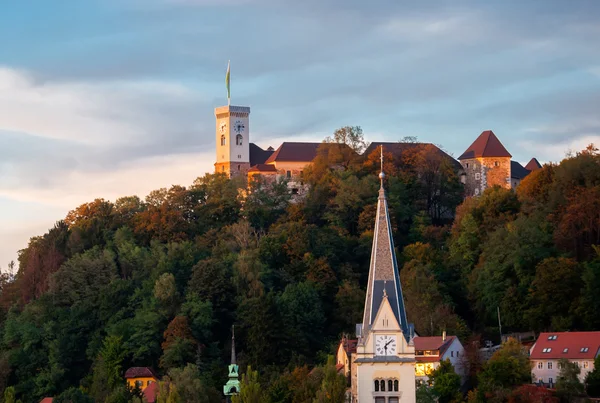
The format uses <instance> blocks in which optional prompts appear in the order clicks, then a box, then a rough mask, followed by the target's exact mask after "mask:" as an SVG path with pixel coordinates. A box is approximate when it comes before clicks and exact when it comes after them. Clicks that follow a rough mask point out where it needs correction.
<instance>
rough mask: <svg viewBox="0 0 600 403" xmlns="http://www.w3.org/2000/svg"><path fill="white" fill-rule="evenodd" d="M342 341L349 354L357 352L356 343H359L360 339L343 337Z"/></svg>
mask: <svg viewBox="0 0 600 403" xmlns="http://www.w3.org/2000/svg"><path fill="white" fill-rule="evenodd" d="M342 343H343V346H344V351H345V352H346V353H347V354H354V353H356V345H357V344H358V340H356V339H343V340H342Z"/></svg>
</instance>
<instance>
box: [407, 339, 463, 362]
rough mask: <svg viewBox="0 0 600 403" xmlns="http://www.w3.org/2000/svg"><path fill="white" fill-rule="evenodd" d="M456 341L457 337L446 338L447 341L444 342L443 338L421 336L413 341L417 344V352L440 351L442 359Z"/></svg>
mask: <svg viewBox="0 0 600 403" xmlns="http://www.w3.org/2000/svg"><path fill="white" fill-rule="evenodd" d="M454 339H456V336H446V340H443V338H442V336H419V337H415V338H414V339H413V341H414V343H415V351H425V350H428V351H432V350H439V351H440V357H441V356H443V355H444V353H445V352H446V350H447V349H448V347H450V345H451V344H452V342H453V341H454ZM438 360H439V358H438Z"/></svg>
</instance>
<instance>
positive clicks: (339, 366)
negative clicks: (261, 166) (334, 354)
mask: <svg viewBox="0 0 600 403" xmlns="http://www.w3.org/2000/svg"><path fill="white" fill-rule="evenodd" d="M335 369H336V370H337V372H338V374H343V373H344V364H336V365H335Z"/></svg>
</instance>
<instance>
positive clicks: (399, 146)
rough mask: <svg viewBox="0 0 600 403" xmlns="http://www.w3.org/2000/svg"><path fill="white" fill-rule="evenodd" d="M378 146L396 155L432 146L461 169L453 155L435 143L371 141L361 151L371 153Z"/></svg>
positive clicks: (365, 153)
mask: <svg viewBox="0 0 600 403" xmlns="http://www.w3.org/2000/svg"><path fill="white" fill-rule="evenodd" d="M380 146H383V150H384V151H386V152H389V153H392V154H394V155H396V156H400V155H402V153H403V152H404V151H407V150H414V149H417V148H418V147H433V148H434V149H435V150H436V151H437V152H438V153H439V154H440V155H441V156H443V157H444V158H448V160H449V161H450V162H451V163H452V165H453V166H454V167H455V168H456V169H462V166H461V165H460V162H458V161H457V160H455V159H454V158H453V157H451V156H450V155H448V154H446V153H445V152H444V151H443V150H441V149H440V148H439V147H437V146H436V145H434V144H431V143H400V142H394V143H386V142H373V143H371V144H369V147H367V149H366V150H365V152H364V153H363V155H364V156H367V155H369V154H371V153H372V152H373V150H376V149H378V148H379V147H380Z"/></svg>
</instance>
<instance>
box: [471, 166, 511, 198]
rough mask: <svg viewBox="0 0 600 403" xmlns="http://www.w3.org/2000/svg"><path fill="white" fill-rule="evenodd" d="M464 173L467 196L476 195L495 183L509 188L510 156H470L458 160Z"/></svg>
mask: <svg viewBox="0 0 600 403" xmlns="http://www.w3.org/2000/svg"><path fill="white" fill-rule="evenodd" d="M460 163H461V165H462V166H463V169H464V171H465V174H466V180H465V190H466V194H467V195H469V196H478V195H480V194H481V193H483V191H484V190H485V189H487V188H488V187H492V186H495V185H498V186H501V187H503V188H505V189H510V188H511V187H512V183H511V180H510V157H485V158H483V157H482V158H470V159H464V160H461V161H460Z"/></svg>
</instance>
